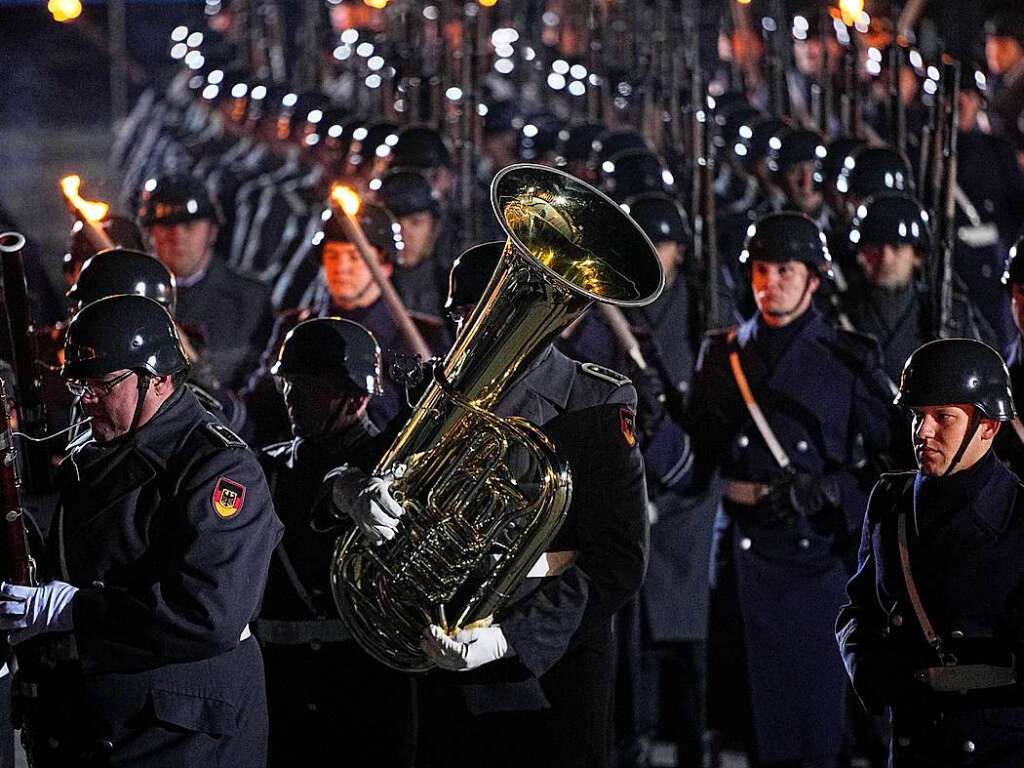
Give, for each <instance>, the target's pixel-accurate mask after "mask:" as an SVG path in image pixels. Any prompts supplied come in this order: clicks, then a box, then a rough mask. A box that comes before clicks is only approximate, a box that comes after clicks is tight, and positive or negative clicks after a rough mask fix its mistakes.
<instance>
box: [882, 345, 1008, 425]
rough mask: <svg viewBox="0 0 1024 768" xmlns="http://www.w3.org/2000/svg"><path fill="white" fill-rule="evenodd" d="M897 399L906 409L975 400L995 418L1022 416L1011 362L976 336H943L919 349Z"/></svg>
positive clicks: (910, 361) (909, 361)
mask: <svg viewBox="0 0 1024 768" xmlns="http://www.w3.org/2000/svg"><path fill="white" fill-rule="evenodd" d="M893 403H894V404H895V405H898V406H901V407H903V408H918V407H922V406H926V405H962V404H970V405H973V406H974V407H975V408H977V409H978V410H979V411H980V412H981V414H982V415H983V416H984V417H986V418H989V419H995V420H996V421H1012V420H1013V419H1014V418H1016V416H1017V412H1016V410H1015V409H1014V406H1013V392H1012V391H1011V389H1010V373H1009V371H1007V370H1006V363H1004V362H1003V358H1002V357H1000V356H999V353H998V352H996V351H995V350H994V349H992V347H990V346H988V344H982V343H981V342H980V341H975V340H974V339H938V340H937V341H930V342H928V343H927V344H924V345H922V346H920V347H918V348H917V349H916V350H914V353H913V354H912V355H911V356H910V357H908V358H907V362H906V364H905V365H904V366H903V375H902V376H901V377H900V391H899V392H898V393H897V395H896V398H895V400H893Z"/></svg>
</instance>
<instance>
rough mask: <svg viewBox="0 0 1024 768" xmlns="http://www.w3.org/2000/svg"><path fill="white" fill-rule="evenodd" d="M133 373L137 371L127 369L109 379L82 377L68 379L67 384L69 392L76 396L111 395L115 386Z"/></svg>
mask: <svg viewBox="0 0 1024 768" xmlns="http://www.w3.org/2000/svg"><path fill="white" fill-rule="evenodd" d="M133 373H135V371H125V372H124V373H122V374H121V375H120V376H115V377H114V378H112V379H110V380H109V381H81V380H80V379H68V380H67V381H66V382H65V384H66V385H67V388H68V392H70V393H71V394H72V395H74V396H75V397H85V396H86V395H90V396H91V397H100V396H101V395H103V396H106V395H109V394H110V393H111V392H113V391H114V387H116V386H117V385H118V384H120V383H121V382H122V381H124V380H125V379H127V378H128V377H129V376H131V375H132V374H133Z"/></svg>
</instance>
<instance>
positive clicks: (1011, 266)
mask: <svg viewBox="0 0 1024 768" xmlns="http://www.w3.org/2000/svg"><path fill="white" fill-rule="evenodd" d="M1003 285H1005V286H1006V287H1007V288H1013V286H1015V285H1024V237H1021V238H1020V239H1019V240H1017V242H1016V243H1014V244H1013V247H1012V248H1010V255H1009V256H1007V257H1006V268H1005V269H1004V270H1003Z"/></svg>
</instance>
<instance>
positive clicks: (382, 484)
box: [331, 467, 405, 544]
mask: <svg viewBox="0 0 1024 768" xmlns="http://www.w3.org/2000/svg"><path fill="white" fill-rule="evenodd" d="M394 480H395V478H394V476H392V475H384V476H378V475H367V474H366V473H364V472H362V471H361V470H359V469H355V468H354V467H351V468H347V469H346V470H345V471H343V472H340V473H338V474H337V475H335V477H334V480H333V482H332V485H331V498H332V501H333V502H334V506H335V507H336V508H337V509H338V510H339V511H340V512H342V513H344V514H346V515H348V516H349V517H350V518H352V520H353V522H355V524H356V525H357V526H358V527H359V530H360V531H362V533H363V536H365V537H366V539H367V541H369V542H370V543H371V544H381V543H382V542H384V541H390V540H391V539H393V538H394V537H395V532H396V530H397V529H398V523H399V520H400V518H401V517H402V515H403V514H405V510H404V509H403V508H402V505H401V504H399V503H398V502H397V501H395V499H394V498H393V497H392V496H391V492H390V488H391V484H392V483H393V482H394Z"/></svg>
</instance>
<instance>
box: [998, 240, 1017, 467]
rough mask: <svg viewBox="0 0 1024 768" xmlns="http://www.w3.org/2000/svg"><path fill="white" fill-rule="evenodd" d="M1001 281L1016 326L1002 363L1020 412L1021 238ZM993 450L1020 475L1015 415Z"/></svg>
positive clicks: (1000, 431) (1000, 432)
mask: <svg viewBox="0 0 1024 768" xmlns="http://www.w3.org/2000/svg"><path fill="white" fill-rule="evenodd" d="M1002 282H1003V285H1004V286H1005V287H1006V291H1007V293H1008V294H1009V296H1008V299H1009V304H1010V308H1011V313H1012V315H1013V322H1014V325H1015V326H1016V328H1017V339H1016V340H1015V341H1014V343H1013V345H1012V346H1011V347H1010V353H1009V355H1008V356H1007V358H1006V365H1007V368H1008V370H1009V372H1010V384H1011V390H1012V391H1013V393H1014V404H1015V405H1016V406H1017V407H1016V409H1015V410H1016V412H1017V413H1018V414H1019V413H1022V412H1024V238H1021V239H1020V240H1018V241H1017V243H1016V244H1015V245H1014V246H1013V247H1012V248H1011V249H1010V256H1009V258H1008V259H1007V260H1006V268H1005V270H1004V271H1003V280H1002ZM995 450H996V454H997V455H998V456H999V458H1000V460H1001V461H1003V462H1004V463H1005V464H1006V465H1007V466H1008V467H1009V468H1010V469H1011V470H1012V471H1013V473H1014V474H1015V475H1017V477H1021V476H1024V425H1022V424H1021V421H1020V418H1019V417H1017V418H1014V419H1013V420H1012V421H1011V422H1010V423H1009V424H1007V425H1006V427H1005V428H1004V429H1000V430H999V434H998V435H996V445H995Z"/></svg>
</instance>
